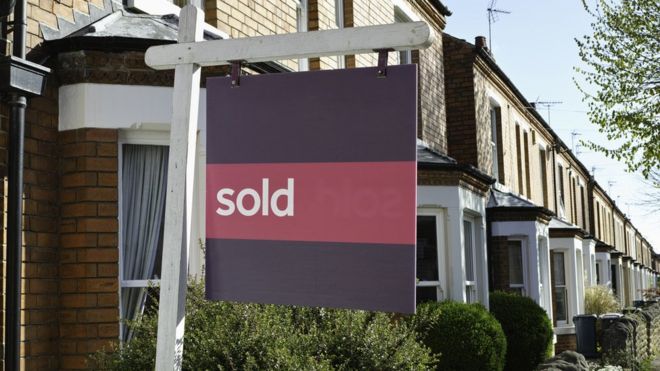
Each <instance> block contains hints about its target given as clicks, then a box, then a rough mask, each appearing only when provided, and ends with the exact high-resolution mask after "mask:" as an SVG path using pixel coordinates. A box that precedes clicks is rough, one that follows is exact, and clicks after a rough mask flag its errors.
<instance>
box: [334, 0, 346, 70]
mask: <svg viewBox="0 0 660 371" xmlns="http://www.w3.org/2000/svg"><path fill="white" fill-rule="evenodd" d="M335 25H336V26H337V28H338V29H340V30H341V29H342V28H344V27H345V25H344V0H335ZM337 68H346V57H344V56H343V55H338V56H337Z"/></svg>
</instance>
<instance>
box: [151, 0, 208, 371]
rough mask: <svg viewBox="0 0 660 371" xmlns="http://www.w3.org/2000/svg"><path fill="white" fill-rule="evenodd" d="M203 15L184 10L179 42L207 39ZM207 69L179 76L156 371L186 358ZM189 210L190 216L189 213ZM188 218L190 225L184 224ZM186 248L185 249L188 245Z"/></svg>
mask: <svg viewBox="0 0 660 371" xmlns="http://www.w3.org/2000/svg"><path fill="white" fill-rule="evenodd" d="M203 24H204V18H203V12H202V11H201V10H200V9H198V8H197V7H195V6H192V5H188V6H186V7H184V8H183V9H182V10H181V15H180V24H179V42H195V41H200V40H202V35H203V28H202V26H203ZM200 74H201V67H200V66H199V65H197V64H195V63H186V64H179V65H177V66H176V68H175V73H174V93H173V96H172V109H173V113H172V127H171V131H170V156H169V163H168V169H167V171H168V172H167V195H166V199H165V230H164V236H163V260H162V278H161V281H160V301H159V307H158V343H157V347H156V370H159V371H160V370H180V369H181V363H182V360H183V330H184V325H185V303H186V287H187V280H188V251H189V248H190V246H189V243H190V241H189V237H188V235H189V233H188V232H189V231H188V230H189V229H190V219H191V216H192V215H191V213H190V212H189V209H190V207H189V205H191V203H192V197H188V194H189V193H190V194H192V190H193V187H192V184H186V183H187V181H186V179H189V178H190V179H192V178H194V173H193V172H192V171H191V169H194V164H195V148H196V146H197V117H198V110H199V83H200ZM184 210H186V212H184ZM184 218H185V220H186V222H185V223H184ZM183 246H185V247H183Z"/></svg>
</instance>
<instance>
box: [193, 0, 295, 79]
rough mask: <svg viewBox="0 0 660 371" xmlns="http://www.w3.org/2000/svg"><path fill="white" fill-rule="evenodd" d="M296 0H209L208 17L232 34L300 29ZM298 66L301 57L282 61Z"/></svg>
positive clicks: (237, 36) (268, 33)
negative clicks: (297, 59) (298, 27)
mask: <svg viewBox="0 0 660 371" xmlns="http://www.w3.org/2000/svg"><path fill="white" fill-rule="evenodd" d="M297 3H298V1H296V0H207V1H206V13H205V20H206V22H207V23H209V24H210V25H212V26H214V27H216V28H218V29H219V30H221V31H224V32H226V33H227V34H228V35H229V36H230V37H232V38H241V37H249V36H265V35H275V34H286V33H293V32H296V31H297V5H296V4H297ZM282 62H283V63H284V64H285V65H286V66H287V67H289V68H291V69H293V70H297V69H298V61H295V60H287V61H282Z"/></svg>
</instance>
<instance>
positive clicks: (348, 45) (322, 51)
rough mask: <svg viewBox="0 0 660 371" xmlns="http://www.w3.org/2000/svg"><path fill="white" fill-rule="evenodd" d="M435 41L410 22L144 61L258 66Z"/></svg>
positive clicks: (165, 53) (239, 43)
mask: <svg viewBox="0 0 660 371" xmlns="http://www.w3.org/2000/svg"><path fill="white" fill-rule="evenodd" d="M434 39H435V35H434V34H433V31H432V30H431V28H429V26H428V25H427V24H426V23H424V22H408V23H395V24H387V25H380V26H369V27H355V28H353V27H351V28H343V29H338V30H324V31H313V32H299V33H292V34H284V35H272V36H258V37H247V38H241V39H227V40H210V41H203V42H197V43H180V44H172V45H161V46H152V47H151V48H149V49H148V50H147V53H146V54H145V56H144V60H145V62H146V64H147V65H148V66H149V67H151V68H154V69H157V70H165V69H172V68H174V66H177V65H179V64H181V63H195V64H198V65H200V66H218V65H223V64H231V62H232V61H245V62H247V63H256V62H268V61H276V60H282V59H299V58H311V57H324V56H332V55H349V54H362V53H371V52H373V51H374V50H410V49H425V48H427V47H429V46H430V45H431V44H432V43H433V40H434Z"/></svg>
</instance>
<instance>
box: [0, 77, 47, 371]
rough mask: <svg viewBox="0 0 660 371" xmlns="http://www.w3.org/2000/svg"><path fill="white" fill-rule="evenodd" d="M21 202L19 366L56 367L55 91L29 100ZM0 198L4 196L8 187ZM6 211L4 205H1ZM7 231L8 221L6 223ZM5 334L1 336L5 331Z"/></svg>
mask: <svg viewBox="0 0 660 371" xmlns="http://www.w3.org/2000/svg"><path fill="white" fill-rule="evenodd" d="M28 105H29V109H28V110H27V111H26V123H25V149H24V150H25V157H24V201H23V215H24V217H23V231H24V232H23V246H24V247H23V277H24V279H23V282H22V286H23V287H22V295H21V297H22V303H21V304H22V311H23V312H22V318H23V326H24V331H23V335H22V342H23V343H22V347H21V353H22V356H23V357H24V359H23V360H22V362H21V363H22V367H25V369H27V370H52V369H54V368H57V364H58V362H57V352H58V343H57V338H58V335H59V334H58V327H57V315H56V314H57V308H58V305H59V298H58V284H57V278H58V264H57V257H58V242H59V241H58V223H57V222H58V218H59V205H58V202H57V193H58V156H57V146H56V140H57V88H56V87H54V84H49V86H48V88H47V92H46V94H45V96H44V97H41V98H32V99H29V101H28ZM3 191H5V192H3V196H4V197H7V193H6V187H5V188H4V189H3ZM5 207H6V206H5ZM4 227H5V228H6V220H5V223H4ZM3 336H4V333H3Z"/></svg>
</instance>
